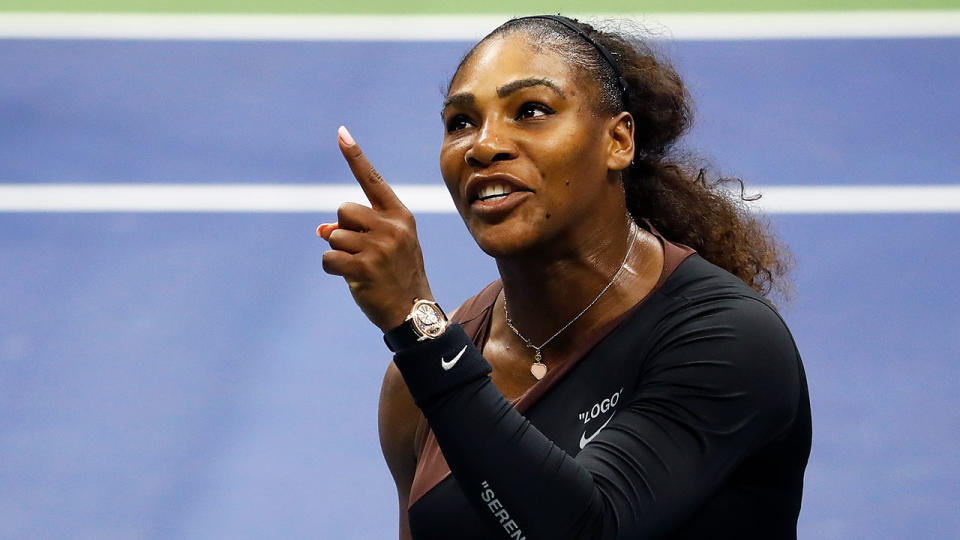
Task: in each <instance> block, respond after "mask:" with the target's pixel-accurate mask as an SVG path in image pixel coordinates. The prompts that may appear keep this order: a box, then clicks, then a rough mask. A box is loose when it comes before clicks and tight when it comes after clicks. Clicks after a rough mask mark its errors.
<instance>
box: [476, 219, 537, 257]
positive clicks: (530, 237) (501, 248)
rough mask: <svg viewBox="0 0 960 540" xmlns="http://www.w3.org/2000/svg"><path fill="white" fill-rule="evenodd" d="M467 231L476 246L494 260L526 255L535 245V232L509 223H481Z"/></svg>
mask: <svg viewBox="0 0 960 540" xmlns="http://www.w3.org/2000/svg"><path fill="white" fill-rule="evenodd" d="M468 229H469V230H470V234H471V235H472V236H473V240H474V241H475V242H476V243H477V246H478V247H479V248H480V249H481V250H483V252H484V253H486V254H487V255H489V256H491V257H493V258H495V259H498V258H504V257H513V256H516V255H520V254H523V253H528V252H529V251H530V249H531V248H532V247H533V246H534V245H535V244H536V238H537V233H536V231H534V230H531V229H530V228H529V227H517V226H515V225H514V224H511V223H498V224H495V225H489V224H486V223H483V224H479V225H476V226H474V227H469V226H468Z"/></svg>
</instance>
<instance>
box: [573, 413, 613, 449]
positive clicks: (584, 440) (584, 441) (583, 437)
mask: <svg viewBox="0 0 960 540" xmlns="http://www.w3.org/2000/svg"><path fill="white" fill-rule="evenodd" d="M611 420H613V415H610V418H607V421H606V422H604V423H603V425H602V426H600V428H599V429H597V430H596V431H594V432H593V435H591V436H589V437H587V432H586V431H584V432H583V435H580V449H581V450H583V447H584V446H586V445H587V443H588V442H590V441H592V440H593V439H594V438H595V437H596V436H597V435H599V434H600V430H601V429H603V428H605V427H607V424H609V423H610V421H611Z"/></svg>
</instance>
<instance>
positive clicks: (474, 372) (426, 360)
mask: <svg viewBox="0 0 960 540" xmlns="http://www.w3.org/2000/svg"><path fill="white" fill-rule="evenodd" d="M393 362H394V363H395V364H396V365H397V368H399V370H400V374H401V375H403V380H404V381H405V382H406V383H407V388H408V389H409V390H410V395H412V396H413V401H414V402H415V403H416V404H417V406H418V407H420V408H421V409H423V410H424V412H426V411H427V409H428V408H430V405H431V404H432V403H433V402H434V401H435V399H436V398H437V397H439V396H441V395H443V394H444V393H446V392H448V391H450V390H452V389H454V388H457V387H459V386H461V385H463V384H465V383H467V382H469V381H471V380H474V379H478V378H481V377H485V376H486V375H487V374H488V373H490V371H491V368H490V364H488V363H487V361H486V359H484V358H483V355H481V354H480V351H479V350H477V347H476V346H475V345H474V344H473V341H471V340H470V338H469V337H467V333H466V332H464V331H463V328H462V327H461V326H460V325H459V324H456V323H453V324H451V325H450V326H448V327H447V330H446V331H445V332H444V333H443V334H442V335H440V336H439V337H437V338H436V339H431V340H427V341H421V342H419V344H417V345H416V346H414V347H409V348H405V349H401V350H400V352H398V353H397V354H396V355H395V356H394V357H393Z"/></svg>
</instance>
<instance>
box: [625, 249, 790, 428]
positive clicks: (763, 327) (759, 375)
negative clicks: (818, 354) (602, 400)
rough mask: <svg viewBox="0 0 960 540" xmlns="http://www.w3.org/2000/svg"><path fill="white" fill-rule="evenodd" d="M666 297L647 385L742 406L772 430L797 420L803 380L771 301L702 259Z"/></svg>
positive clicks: (692, 261) (684, 270)
mask: <svg viewBox="0 0 960 540" xmlns="http://www.w3.org/2000/svg"><path fill="white" fill-rule="evenodd" d="M662 293H663V294H664V296H665V299H664V301H663V304H662V306H663V310H662V311H661V313H660V319H659V321H658V322H657V324H656V330H655V332H654V335H655V338H654V339H655V343H654V344H653V346H652V348H651V350H650V355H649V357H648V362H647V364H646V366H645V369H644V371H645V372H646V378H647V380H648V381H654V382H655V383H657V384H666V385H667V386H669V387H671V388H685V389H686V390H694V391H696V393H697V394H698V395H701V396H709V395H712V396H714V397H717V398H718V399H720V398H721V396H722V399H723V400H733V401H737V402H739V403H740V404H741V405H744V406H746V408H747V409H746V410H751V411H754V412H755V413H756V414H757V415H758V416H759V418H757V419H758V420H763V421H764V423H769V426H768V427H769V428H770V429H774V430H775V429H776V426H783V425H785V424H788V423H789V422H790V421H792V419H793V417H794V415H795V413H796V411H797V408H798V406H799V403H800V402H801V395H802V394H803V393H804V392H805V388H806V383H805V380H804V375H803V368H802V364H801V359H800V354H799V352H798V350H797V347H796V344H795V342H794V339H793V336H792V335H791V333H790V330H789V329H788V328H787V325H786V323H785V322H784V320H783V319H782V318H781V317H780V315H779V313H778V312H777V310H776V309H775V308H774V306H773V305H772V304H770V303H769V301H767V300H766V299H765V298H763V297H762V296H761V295H759V294H758V293H756V292H755V291H753V290H752V289H750V288H749V287H748V286H747V285H746V284H745V283H743V282H742V281H741V280H740V279H738V278H737V277H735V276H733V275H731V274H729V273H728V272H726V271H724V270H722V269H720V268H718V267H716V266H714V265H712V264H711V263H709V262H707V261H706V260H704V259H703V258H701V257H699V256H692V257H690V258H689V259H688V260H687V261H685V262H684V263H683V264H681V266H680V267H679V268H678V269H677V271H676V272H675V274H674V275H672V276H671V278H670V279H669V280H668V281H667V282H666V283H665V284H664V287H663V290H662ZM734 397H735V399H734Z"/></svg>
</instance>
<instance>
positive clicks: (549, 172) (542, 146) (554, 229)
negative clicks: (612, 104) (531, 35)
mask: <svg viewBox="0 0 960 540" xmlns="http://www.w3.org/2000/svg"><path fill="white" fill-rule="evenodd" d="M527 39H528V37H527V36H526V35H525V34H522V33H519V34H508V35H506V36H500V37H495V38H492V39H489V40H488V41H486V42H484V43H482V44H480V45H479V46H478V48H477V49H476V50H475V51H474V53H473V55H472V56H471V57H470V58H469V59H468V60H467V62H466V63H465V64H464V65H463V66H462V68H461V69H460V71H459V73H458V74H457V75H456V77H455V78H454V80H453V83H452V84H451V87H450V92H449V94H448V96H447V100H446V103H445V106H444V109H443V122H444V127H445V136H444V139H443V145H442V147H441V149H440V169H441V173H442V175H443V179H444V182H445V183H446V185H447V188H448V189H449V190H450V194H451V196H452V197H453V200H454V202H455V204H456V206H457V209H458V210H459V212H460V215H461V216H462V217H463V220H464V223H466V225H467V228H468V229H469V230H470V233H471V234H472V235H473V237H474V239H476V241H477V243H478V244H479V246H480V247H481V248H482V249H483V250H484V251H485V252H487V253H488V254H490V255H492V256H494V257H497V256H509V255H514V254H521V253H530V250H531V249H536V247H538V246H540V247H544V246H547V245H553V246H554V247H557V245H558V244H559V245H561V246H562V245H563V243H564V242H569V241H575V240H574V239H575V238H576V237H577V234H576V232H577V230H578V229H580V228H582V227H584V226H591V225H592V224H593V225H595V224H596V222H597V221H603V220H595V219H594V218H596V217H597V216H600V215H603V214H602V213H604V212H609V211H617V210H616V209H617V208H622V207H623V192H622V190H621V187H620V186H619V183H618V182H616V181H615V180H611V179H610V175H609V174H608V172H609V163H610V162H609V157H610V151H611V140H610V138H609V137H607V136H605V134H606V131H607V125H608V123H609V121H610V117H609V115H602V114H598V113H596V112H595V110H594V108H593V107H592V106H591V103H592V101H593V98H594V92H596V90H595V89H593V88H584V86H585V83H584V79H585V78H584V77H577V75H578V74H577V72H575V71H574V69H575V68H572V67H570V66H569V65H568V63H567V61H566V60H565V59H564V58H562V57H561V56H559V55H557V54H556V53H553V52H551V51H550V50H549V49H546V48H541V49H540V50H537V49H536V48H535V47H533V46H531V45H530V44H529V43H528V42H527ZM628 161H629V160H628ZM611 206H614V207H616V208H611ZM623 215H624V214H623V211H622V210H621V213H620V215H619V216H616V217H617V219H619V223H621V224H622V221H623ZM581 236H582V235H581Z"/></svg>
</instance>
